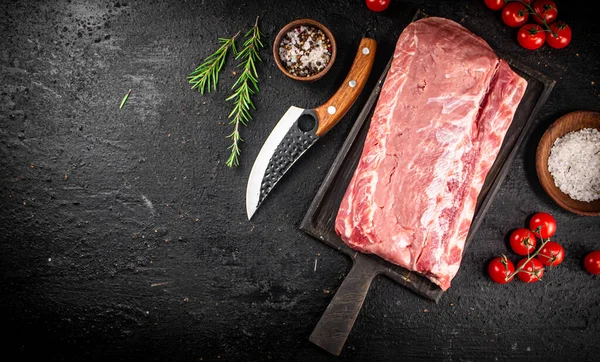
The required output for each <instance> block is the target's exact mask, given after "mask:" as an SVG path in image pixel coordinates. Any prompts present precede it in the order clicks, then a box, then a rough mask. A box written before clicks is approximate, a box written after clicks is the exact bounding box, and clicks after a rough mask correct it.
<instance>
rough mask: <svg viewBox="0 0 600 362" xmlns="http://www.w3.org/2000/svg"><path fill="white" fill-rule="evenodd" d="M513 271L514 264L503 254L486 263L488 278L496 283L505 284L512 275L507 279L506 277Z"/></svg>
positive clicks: (511, 278)
mask: <svg viewBox="0 0 600 362" xmlns="http://www.w3.org/2000/svg"><path fill="white" fill-rule="evenodd" d="M514 272H515V266H514V264H513V263H512V261H510V260H508V259H507V258H506V256H504V255H502V256H499V257H497V258H494V259H492V261H491V262H490V264H489V265H488V274H489V275H490V278H492V280H493V281H495V282H496V283H498V284H506V283H508V282H510V281H511V280H513V277H510V279H508V280H507V279H506V278H507V277H508V276H509V275H511V274H512V273H514Z"/></svg>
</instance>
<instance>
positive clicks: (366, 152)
mask: <svg viewBox="0 0 600 362" xmlns="http://www.w3.org/2000/svg"><path fill="white" fill-rule="evenodd" d="M526 86H527V82H526V81H525V80H524V79H522V78H521V77H520V76H518V75H517V74H516V73H514V72H513V71H512V70H511V69H510V67H509V65H508V64H507V63H506V62H504V61H503V60H500V59H498V57H497V56H496V54H494V52H493V51H492V49H491V48H490V47H489V45H488V44H487V43H486V42H485V41H484V40H483V39H481V38H479V37H478V36H476V35H474V34H473V33H471V32H469V31H468V30H467V29H465V28H464V27H463V26H461V25H459V24H457V23H455V22H453V21H451V20H447V19H442V18H435V17H432V18H426V19H422V20H419V21H416V22H414V23H411V24H410V25H409V26H408V27H406V29H405V30H404V31H403V32H402V34H401V35H400V38H399V39H398V43H397V45H396V50H395V52H394V59H393V61H392V66H391V68H390V70H389V72H388V74H387V78H386V80H385V83H384V85H383V88H382V90H381V94H380V96H379V100H378V102H377V106H376V108H375V112H374V114H373V117H372V119H371V125H370V128H369V132H368V134H367V139H366V141H365V145H364V149H363V152H362V155H361V158H360V161H359V164H358V166H357V168H356V171H355V173H354V176H353V178H352V180H351V181H350V184H349V186H348V189H347V190H346V194H345V196H344V199H343V200H342V203H341V206H340V209H339V212H338V215H337V218H336V223H335V229H336V232H337V233H338V235H339V236H340V237H341V238H342V240H344V242H345V243H346V244H348V245H349V246H350V247H352V248H354V249H357V250H360V251H362V252H366V253H374V254H377V255H379V256H380V257H382V258H384V259H386V260H388V261H390V262H392V263H395V264H398V265H400V266H403V267H405V268H407V269H409V270H413V271H416V272H419V273H421V274H423V275H425V276H427V277H428V278H429V279H430V280H431V281H433V282H434V283H436V284H438V285H439V286H440V287H441V288H442V289H443V290H446V289H448V288H449V287H450V281H451V280H452V278H453V277H454V276H455V275H456V273H457V271H458V268H459V266H460V261H461V258H462V251H463V248H464V244H465V240H466V238H467V234H468V232H469V228H470V226H471V220H472V218H473V214H474V212H475V205H476V202H477V197H478V195H479V192H480V190H481V187H482V186H483V183H484V180H485V177H486V175H487V173H488V171H489V169H490V167H491V166H492V164H493V163H494V160H495V159H496V156H497V155H498V151H499V150H500V146H501V145H502V141H503V139H504V135H505V134H506V131H507V130H508V127H509V126H510V123H511V122H512V118H513V115H514V113H515V111H516V108H517V106H518V104H519V102H520V100H521V98H522V97H523V94H524V92H525V88H526Z"/></svg>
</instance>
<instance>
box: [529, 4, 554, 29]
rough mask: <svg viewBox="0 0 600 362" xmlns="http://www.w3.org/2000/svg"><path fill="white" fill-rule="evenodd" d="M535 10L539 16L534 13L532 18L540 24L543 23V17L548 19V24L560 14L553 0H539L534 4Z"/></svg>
mask: <svg viewBox="0 0 600 362" xmlns="http://www.w3.org/2000/svg"><path fill="white" fill-rule="evenodd" d="M532 8H533V11H535V12H536V13H537V14H538V15H539V16H535V15H533V16H532V18H533V20H535V22H536V23H538V24H543V23H544V22H543V21H542V19H544V20H546V24H548V25H549V24H552V22H554V20H556V17H557V16H558V9H557V8H556V4H555V3H554V1H552V0H537V1H535V2H534V3H533V5H532Z"/></svg>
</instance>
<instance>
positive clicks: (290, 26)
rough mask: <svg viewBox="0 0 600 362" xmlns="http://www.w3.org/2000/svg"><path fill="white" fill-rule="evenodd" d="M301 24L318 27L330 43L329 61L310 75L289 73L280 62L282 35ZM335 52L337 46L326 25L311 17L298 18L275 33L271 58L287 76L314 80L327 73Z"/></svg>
mask: <svg viewBox="0 0 600 362" xmlns="http://www.w3.org/2000/svg"><path fill="white" fill-rule="evenodd" d="M301 25H305V26H312V27H315V28H317V29H320V30H321V31H322V32H323V33H324V34H325V36H326V37H327V38H328V39H329V42H330V43H331V58H330V59H329V63H327V66H326V67H325V68H323V69H322V70H321V71H320V72H319V73H317V74H313V75H311V76H310V77H299V76H297V75H293V74H290V73H289V72H288V71H287V69H285V66H284V65H283V64H282V63H281V58H280V57H279V44H281V40H283V37H284V36H285V35H286V34H287V33H288V32H289V31H290V30H292V29H294V28H296V27H298V26H301ZM336 54H337V46H336V44H335V38H334V37H333V34H331V31H329V29H327V27H325V25H323V24H321V23H319V22H318V21H314V20H312V19H298V20H295V21H292V22H291V23H289V24H287V25H286V26H284V27H283V28H281V30H280V31H279V33H277V36H276V37H275V41H274V42H273V58H274V59H275V64H277V68H279V70H281V71H282V72H283V74H285V75H287V76H288V77H290V78H292V79H295V80H299V81H301V82H314V81H315V80H317V79H321V78H322V77H323V76H324V75H325V74H327V72H328V71H329V69H331V67H332V66H333V62H334V61H335V56H336Z"/></svg>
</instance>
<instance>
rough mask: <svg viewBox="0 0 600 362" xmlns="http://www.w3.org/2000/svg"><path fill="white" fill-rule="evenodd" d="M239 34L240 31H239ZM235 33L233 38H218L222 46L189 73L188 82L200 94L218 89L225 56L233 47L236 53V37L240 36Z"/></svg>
mask: <svg viewBox="0 0 600 362" xmlns="http://www.w3.org/2000/svg"><path fill="white" fill-rule="evenodd" d="M238 34H239V32H238ZM238 34H235V35H234V36H233V37H231V38H228V39H227V38H218V40H219V43H220V44H221V46H220V47H219V49H217V50H216V51H215V52H214V53H212V54H211V55H209V56H208V57H206V59H204V61H203V62H202V63H201V64H200V65H199V66H197V67H196V69H194V71H192V72H191V73H190V74H189V75H188V82H189V83H190V84H192V89H198V91H199V92H200V94H204V92H205V91H207V92H211V90H212V91H214V90H216V89H217V83H218V82H219V77H218V74H219V72H220V71H221V69H222V68H223V64H225V58H226V57H227V52H228V51H229V49H230V48H231V49H232V50H233V52H234V54H235V53H236V49H235V38H236V37H237V36H238Z"/></svg>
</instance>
